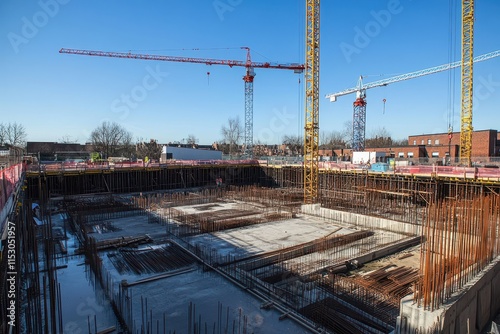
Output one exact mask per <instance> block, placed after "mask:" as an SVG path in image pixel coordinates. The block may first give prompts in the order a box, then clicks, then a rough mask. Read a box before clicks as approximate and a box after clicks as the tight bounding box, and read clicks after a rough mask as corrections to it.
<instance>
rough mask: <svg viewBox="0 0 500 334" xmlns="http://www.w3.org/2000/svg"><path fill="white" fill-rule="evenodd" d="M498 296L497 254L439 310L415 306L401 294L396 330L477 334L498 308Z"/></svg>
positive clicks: (499, 263)
mask: <svg viewBox="0 0 500 334" xmlns="http://www.w3.org/2000/svg"><path fill="white" fill-rule="evenodd" d="M499 297H500V256H498V257H497V258H496V259H495V260H494V261H493V262H492V263H491V264H490V265H489V266H487V267H486V268H485V269H484V270H483V271H482V272H481V273H480V274H479V275H478V276H477V277H476V278H475V279H473V280H472V281H471V282H469V283H467V284H466V285H465V287H464V289H463V290H462V291H460V292H458V293H457V294H455V295H454V296H452V298H450V301H448V302H447V303H446V304H445V305H443V306H442V307H441V308H440V309H438V310H435V311H432V312H431V311H429V310H424V309H423V308H422V307H418V305H417V304H415V303H414V301H413V295H410V296H407V297H405V298H403V299H402V300H401V311H400V316H399V317H398V319H397V323H396V333H401V334H406V333H408V334H414V333H443V334H452V333H453V334H462V333H463V334H466V333H467V334H479V333H481V332H482V331H483V330H484V329H486V328H487V326H488V325H489V324H490V322H491V321H492V320H493V319H494V318H495V316H496V315H497V314H498V312H499V311H500V298H499Z"/></svg>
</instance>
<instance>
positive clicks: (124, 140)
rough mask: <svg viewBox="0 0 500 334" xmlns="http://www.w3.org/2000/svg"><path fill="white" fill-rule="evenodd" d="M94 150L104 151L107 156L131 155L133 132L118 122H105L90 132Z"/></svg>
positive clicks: (103, 153)
mask: <svg viewBox="0 0 500 334" xmlns="http://www.w3.org/2000/svg"><path fill="white" fill-rule="evenodd" d="M90 141H91V143H92V145H93V146H94V150H96V151H98V152H102V155H103V156H104V157H106V158H108V157H112V156H116V155H123V156H130V154H131V152H132V150H131V147H132V145H131V144H132V134H131V133H130V132H129V131H127V130H126V129H125V128H123V127H121V126H120V125H118V124H117V123H114V122H113V123H110V122H103V123H102V124H101V125H100V126H99V127H97V128H96V129H94V130H93V131H92V133H91V134H90Z"/></svg>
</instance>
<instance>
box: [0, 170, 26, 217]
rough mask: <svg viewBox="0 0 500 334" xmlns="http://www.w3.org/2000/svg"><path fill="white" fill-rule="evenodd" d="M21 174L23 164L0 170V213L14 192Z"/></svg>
mask: <svg viewBox="0 0 500 334" xmlns="http://www.w3.org/2000/svg"><path fill="white" fill-rule="evenodd" d="M22 173H23V164H17V165H13V166H10V167H9V168H6V169H2V170H0V211H2V210H3V208H4V206H5V203H7V200H8V199H9V197H10V195H12V193H13V192H14V189H15V188H16V184H17V183H18V182H19V180H20V179H21V175H22Z"/></svg>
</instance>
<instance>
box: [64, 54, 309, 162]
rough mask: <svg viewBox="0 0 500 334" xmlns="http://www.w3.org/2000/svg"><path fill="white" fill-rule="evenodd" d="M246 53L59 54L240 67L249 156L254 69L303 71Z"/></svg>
mask: <svg viewBox="0 0 500 334" xmlns="http://www.w3.org/2000/svg"><path fill="white" fill-rule="evenodd" d="M241 49H244V50H246V51H247V58H246V61H241V60H222V59H210V58H190V57H175V56H160V55H149V54H134V53H126V52H106V51H92V50H77V49H64V48H63V49H61V50H59V53H68V54H76V55H83V56H99V57H114V58H130V59H143V60H159V61H172V62H183V63H198V64H206V65H227V66H229V67H233V66H240V67H245V69H246V74H245V76H244V77H243V81H244V82H245V153H247V154H251V152H252V147H253V80H254V78H255V72H254V68H272V69H282V70H293V71H294V72H295V73H302V72H303V71H304V65H303V64H293V63H292V64H278V63H270V62H253V61H252V59H251V57H250V48H248V47H241Z"/></svg>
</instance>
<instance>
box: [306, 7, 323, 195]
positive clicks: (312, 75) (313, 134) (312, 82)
mask: <svg viewBox="0 0 500 334" xmlns="http://www.w3.org/2000/svg"><path fill="white" fill-rule="evenodd" d="M319 3H320V0H306V70H305V82H306V85H305V88H306V92H305V93H306V94H305V99H306V103H305V109H306V110H305V123H304V124H305V126H304V202H305V203H316V202H317V201H318V200H319V192H318V186H319V166H318V153H319V151H318V150H319V23H320V20H319Z"/></svg>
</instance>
